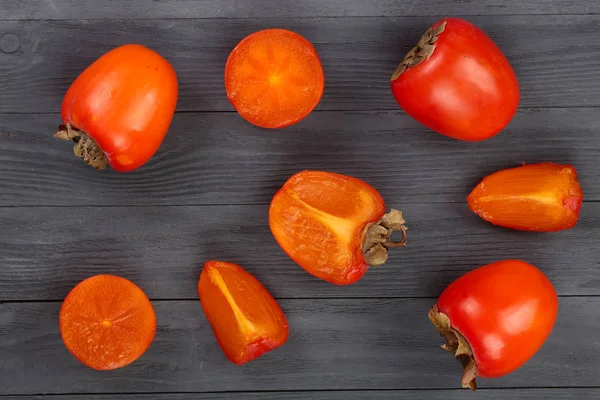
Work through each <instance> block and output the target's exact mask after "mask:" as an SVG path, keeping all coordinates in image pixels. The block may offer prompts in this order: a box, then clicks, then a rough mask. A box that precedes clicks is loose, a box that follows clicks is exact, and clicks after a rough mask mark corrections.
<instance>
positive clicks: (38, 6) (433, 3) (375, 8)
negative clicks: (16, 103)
mask: <svg viewBox="0 0 600 400" xmlns="http://www.w3.org/2000/svg"><path fill="white" fill-rule="evenodd" d="M149 4H151V6H149ZM597 13H600V4H599V3H598V2H596V1H593V0H591V1H565V0H536V1H521V0H504V1H497V0H460V1H440V0H365V1H356V0H327V1H322V0H296V1H290V2H284V1H281V0H260V1H256V0H168V1H152V2H149V1H147V0H124V1H118V0H28V1H23V0H2V15H0V19H4V20H22V19H24V20H37V19H60V20H63V19H128V18H134V19H156V18H178V19H179V18H183V19H186V18H268V17H314V16H315V15H318V16H321V17H379V16H398V17H402V16H412V15H423V16H430V15H445V14H452V15H458V14H464V15H482V14H487V15H502V14H508V15H518V14H597Z"/></svg>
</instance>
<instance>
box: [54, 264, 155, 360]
mask: <svg viewBox="0 0 600 400" xmlns="http://www.w3.org/2000/svg"><path fill="white" fill-rule="evenodd" d="M60 332H61V335H62V338H63V341H64V343H65V345H66V346H67V349H68V350H69V351H70V352H71V353H72V354H73V355H74V356H75V357H76V358H77V359H78V360H79V361H81V362H82V363H83V364H85V365H87V366H88V367H91V368H94V369H97V370H111V369H116V368H121V367H124V366H126V365H128V364H131V363H132V362H134V361H135V360H137V359H138V358H139V357H140V356H141V355H142V354H144V352H145V351H146V350H147V349H148V347H149V346H150V343H152V340H153V339H154V335H155V333H156V315H155V314H154V309H153V308H152V304H151V303H150V300H148V297H146V295H145V294H144V292H143V291H142V290H141V289H140V288H139V287H137V286H136V285H135V284H134V283H132V282H131V281H128V280H127V279H124V278H120V277H118V276H113V275H97V276H93V277H91V278H88V279H86V280H84V281H83V282H81V283H79V284H78V285H77V286H75V288H73V290H71V292H70V293H69V294H68V295H67V297H66V298H65V301H64V302H63V305H62V308H61V310H60Z"/></svg>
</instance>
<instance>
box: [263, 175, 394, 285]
mask: <svg viewBox="0 0 600 400" xmlns="http://www.w3.org/2000/svg"><path fill="white" fill-rule="evenodd" d="M384 213H385V203H384V201H383V198H382V197H381V195H380V194H379V192H377V190H375V189H374V188H373V187H372V186H370V185H369V184H367V183H366V182H363V181H361V180H359V179H356V178H352V177H348V176H345V175H340V174H336V173H332V172H322V171H303V172H299V173H297V174H295V175H293V176H292V177H291V178H290V179H288V181H287V182H286V183H285V184H284V185H283V187H282V188H281V189H280V190H279V191H278V192H277V193H276V194H275V196H274V197H273V200H272V202H271V207H270V210H269V225H270V227H271V232H272V233H273V236H274V237H275V239H276V240H277V242H278V243H279V245H280V246H281V248H282V249H283V250H284V251H285V252H286V253H287V254H288V255H289V256H290V258H291V259H292V260H294V261H295V262H296V263H297V264H298V265H300V266H301V267H302V268H304V269H305V270H306V271H307V272H309V273H310V274H312V275H314V276H316V277H318V278H320V279H323V280H325V281H328V282H331V283H334V284H337V285H348V284H351V283H354V282H356V281H358V280H359V279H361V278H362V277H363V275H364V274H365V273H366V272H367V270H368V268H369V265H368V264H367V263H366V262H365V258H364V255H363V249H362V246H361V245H362V239H363V233H364V230H365V227H366V226H367V225H369V224H371V223H374V222H376V221H377V220H379V219H380V218H381V217H382V216H383V215H384Z"/></svg>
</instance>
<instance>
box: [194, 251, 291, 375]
mask: <svg viewBox="0 0 600 400" xmlns="http://www.w3.org/2000/svg"><path fill="white" fill-rule="evenodd" d="M198 294H199V296H200V302H201V303H202V308H203V309H204V313H205V314H206V318H207V319H208V321H209V322H210V324H211V326H212V328H213V331H214V333H215V337H216V338H217V341H218V342H219V345H220V346H221V349H223V352H224V353H225V355H226V356H227V358H229V360H230V361H231V362H233V363H235V364H237V365H242V364H245V363H247V362H249V361H252V360H254V359H256V358H258V357H260V356H261V355H263V354H264V353H266V352H269V351H271V350H273V349H275V348H277V347H279V346H281V345H283V344H284V343H285V342H286V341H287V338H288V331H289V329H288V323H287V320H286V318H285V315H284V314H283V311H281V308H280V307H279V305H278V304H277V302H276V301H275V299H273V297H272V296H271V294H270V293H269V292H268V291H267V289H265V287H264V286H263V285H262V284H261V283H260V282H259V281H258V280H257V279H256V278H255V277H254V276H252V274H250V273H249V272H247V271H246V270H244V269H243V268H242V267H240V266H239V265H236V264H232V263H227V262H222V261H208V262H207V263H205V264H204V269H203V270H202V274H201V275H200V281H199V282H198Z"/></svg>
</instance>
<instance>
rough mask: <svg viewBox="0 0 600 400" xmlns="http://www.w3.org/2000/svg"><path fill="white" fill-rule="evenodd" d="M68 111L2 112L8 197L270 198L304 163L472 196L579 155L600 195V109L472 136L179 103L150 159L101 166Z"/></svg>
mask: <svg viewBox="0 0 600 400" xmlns="http://www.w3.org/2000/svg"><path fill="white" fill-rule="evenodd" d="M59 121H60V119H59V116H57V115H30V116H23V115H0V188H1V190H0V205H2V206H7V205H8V206H40V205H68V206H73V205H86V206H89V205H144V204H146V205H170V204H176V205H182V204H186V205H211V204H269V203H270V201H271V198H272V196H273V194H274V193H275V192H276V191H277V189H278V188H279V187H281V185H282V184H283V183H284V182H285V180H286V179H288V178H289V177H290V176H291V175H292V174H294V173H296V172H298V171H301V170H304V169H320V170H325V171H334V172H340V173H343V174H347V175H352V176H356V177H358V178H361V179H364V180H366V181H367V182H369V183H370V184H371V185H373V186H374V187H376V188H377V189H378V190H380V192H381V193H382V195H383V196H384V198H385V199H387V201H388V202H389V203H390V204H397V205H400V204H403V203H444V202H458V203H464V201H465V198H466V196H467V195H468V193H469V192H470V191H471V190H472V188H473V187H475V185H476V184H477V183H478V182H479V181H480V180H481V179H482V178H483V177H484V176H485V175H487V174H489V173H492V172H494V171H496V170H499V169H503V168H510V167H514V166H518V165H520V164H521V163H522V162H527V163H535V162H543V161H551V162H558V163H572V164H573V165H575V166H576V167H577V169H578V172H579V177H580V181H581V184H582V187H583V189H584V192H585V198H586V200H591V201H598V200H600V181H598V179H596V176H595V172H596V170H597V163H598V157H599V156H600V142H599V141H598V139H597V135H598V132H599V131H600V114H599V113H598V110H597V109H543V110H521V111H520V112H519V113H518V114H517V116H516V117H515V119H514V121H513V122H512V123H511V125H510V126H509V128H508V129H507V130H506V131H504V132H502V133H500V134H499V135H498V136H496V137H495V138H494V139H491V140H488V141H485V142H482V143H465V142H458V141H455V140H451V139H447V138H446V137H444V136H442V135H438V134H436V133H434V132H431V131H429V130H427V129H426V128H423V127H422V126H421V125H419V124H418V123H417V122H415V121H414V120H413V119H412V118H410V117H408V116H407V115H405V114H402V113H400V112H377V113H375V112H366V113H356V112H344V113H341V112H316V113H314V114H312V115H311V116H309V117H308V118H307V120H306V121H305V122H304V123H302V124H301V125H297V126H295V127H291V128H289V129H288V130H286V131H282V132H271V131H265V130H260V129H258V128H255V127H252V126H251V125H250V124H248V123H246V122H245V121H244V120H242V119H241V118H240V117H239V116H237V115H235V114H230V113H210V114H189V113H183V114H178V115H177V116H176V117H175V120H174V123H173V126H172V128H171V131H170V133H169V134H168V135H167V137H166V139H165V142H164V143H163V146H162V148H161V149H160V150H159V152H158V153H157V155H156V156H155V157H154V158H153V159H152V160H151V161H150V162H149V163H148V164H147V165H146V166H144V167H143V168H141V169H140V170H139V171H137V172H134V173H129V174H118V173H116V172H114V171H108V170H107V171H96V170H93V169H92V168H90V167H88V166H86V165H84V164H83V163H82V162H81V161H80V160H78V159H77V158H76V157H75V156H74V155H73V153H72V146H71V144H70V143H67V142H63V141H58V140H56V139H54V138H53V137H52V135H51V133H53V132H54V131H55V129H56V125H57V124H58V122H59Z"/></svg>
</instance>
